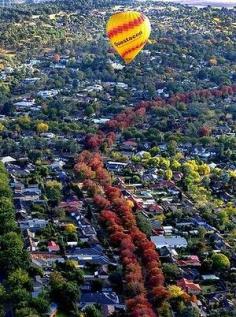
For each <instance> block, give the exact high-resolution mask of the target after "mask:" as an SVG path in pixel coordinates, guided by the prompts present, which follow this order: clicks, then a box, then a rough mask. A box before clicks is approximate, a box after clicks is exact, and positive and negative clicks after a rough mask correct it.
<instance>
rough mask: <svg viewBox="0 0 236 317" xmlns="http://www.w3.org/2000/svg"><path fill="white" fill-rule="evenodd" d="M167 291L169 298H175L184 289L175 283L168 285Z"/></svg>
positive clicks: (181, 293) (182, 292) (180, 294)
mask: <svg viewBox="0 0 236 317" xmlns="http://www.w3.org/2000/svg"><path fill="white" fill-rule="evenodd" d="M168 292H169V295H170V298H177V297H180V296H182V295H183V294H184V291H183V290H182V288H181V287H179V286H177V285H170V286H168Z"/></svg>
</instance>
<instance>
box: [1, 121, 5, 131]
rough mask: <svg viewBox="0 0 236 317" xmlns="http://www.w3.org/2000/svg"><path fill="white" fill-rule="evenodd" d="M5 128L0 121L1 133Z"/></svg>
mask: <svg viewBox="0 0 236 317" xmlns="http://www.w3.org/2000/svg"><path fill="white" fill-rule="evenodd" d="M4 130H5V126H4V125H3V124H2V123H0V133H1V132H3V131H4Z"/></svg>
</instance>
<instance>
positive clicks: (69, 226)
mask: <svg viewBox="0 0 236 317" xmlns="http://www.w3.org/2000/svg"><path fill="white" fill-rule="evenodd" d="M65 230H66V232H68V233H75V232H76V226H75V225H74V224H73V223H68V224H67V225H66V226H65Z"/></svg>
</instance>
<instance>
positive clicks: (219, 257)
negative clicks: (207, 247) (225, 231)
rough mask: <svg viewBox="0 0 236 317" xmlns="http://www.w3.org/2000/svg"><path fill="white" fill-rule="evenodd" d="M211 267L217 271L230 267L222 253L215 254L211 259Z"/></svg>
mask: <svg viewBox="0 0 236 317" xmlns="http://www.w3.org/2000/svg"><path fill="white" fill-rule="evenodd" d="M211 259H212V261H213V266H214V267H215V268H216V269H218V270H225V269H228V268H229V267H230V261H229V259H228V257H227V256H226V255H224V254H223V253H215V254H213V255H212V257H211Z"/></svg>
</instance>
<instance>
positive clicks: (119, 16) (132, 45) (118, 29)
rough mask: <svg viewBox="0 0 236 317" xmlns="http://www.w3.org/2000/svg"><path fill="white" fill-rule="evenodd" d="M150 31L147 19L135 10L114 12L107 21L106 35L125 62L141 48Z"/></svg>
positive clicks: (129, 60) (133, 56)
mask: <svg viewBox="0 0 236 317" xmlns="http://www.w3.org/2000/svg"><path fill="white" fill-rule="evenodd" d="M150 33H151V25H150V22H149V19H148V18H147V17H146V16H145V15H143V14H142V13H140V12H137V11H125V12H118V13H115V14H113V15H112V16H111V17H110V19H109V20H108V22H107V36H108V38H109V40H110V42H111V44H112V46H113V47H114V48H115V50H116V51H117V52H118V54H119V55H120V56H121V57H122V58H123V60H124V61H125V62H126V63H127V64H128V63H130V62H132V60H133V59H134V58H135V57H136V55H138V53H139V52H140V51H141V50H142V49H143V47H144V46H145V44H146V43H147V41H148V38H149V36H150Z"/></svg>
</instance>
